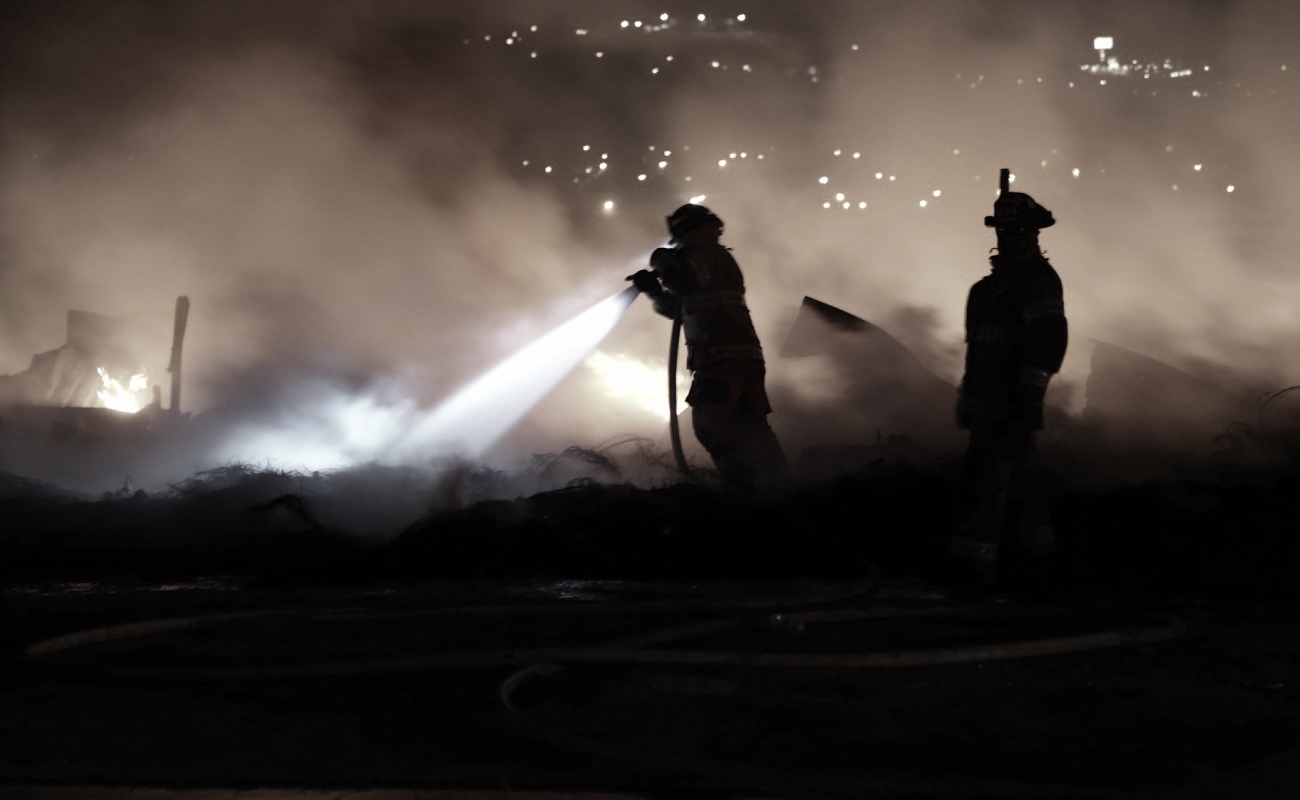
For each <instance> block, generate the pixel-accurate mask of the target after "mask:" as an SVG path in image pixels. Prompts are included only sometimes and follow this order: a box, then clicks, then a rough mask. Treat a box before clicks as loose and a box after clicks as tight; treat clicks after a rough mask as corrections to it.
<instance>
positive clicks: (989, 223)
mask: <svg viewBox="0 0 1300 800" xmlns="http://www.w3.org/2000/svg"><path fill="white" fill-rule="evenodd" d="M1055 224H1056V219H1055V218H1054V217H1052V212H1050V211H1048V210H1047V209H1045V208H1043V207H1042V206H1040V205H1039V204H1038V203H1035V202H1034V198H1032V197H1030V196H1029V195H1027V194H1025V193H1024V192H1003V193H1002V194H1000V195H998V199H997V200H995V201H994V202H993V216H991V217H985V218H984V225H985V226H986V227H989V228H1019V229H1021V230H1034V231H1038V230H1042V229H1043V228H1050V227H1052V226H1053V225H1055Z"/></svg>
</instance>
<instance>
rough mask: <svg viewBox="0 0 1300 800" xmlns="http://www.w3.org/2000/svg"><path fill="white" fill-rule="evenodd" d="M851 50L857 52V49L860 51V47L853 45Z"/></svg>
mask: <svg viewBox="0 0 1300 800" xmlns="http://www.w3.org/2000/svg"><path fill="white" fill-rule="evenodd" d="M849 49H850V50H857V49H858V46H857V45H856V44H855V45H853V46H852V47H850V48H849Z"/></svg>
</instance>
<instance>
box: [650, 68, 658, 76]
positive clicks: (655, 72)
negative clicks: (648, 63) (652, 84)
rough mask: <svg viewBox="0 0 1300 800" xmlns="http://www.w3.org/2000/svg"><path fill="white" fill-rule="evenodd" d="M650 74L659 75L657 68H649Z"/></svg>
mask: <svg viewBox="0 0 1300 800" xmlns="http://www.w3.org/2000/svg"><path fill="white" fill-rule="evenodd" d="M650 74H651V75H658V74H659V68H658V67H651V68H650Z"/></svg>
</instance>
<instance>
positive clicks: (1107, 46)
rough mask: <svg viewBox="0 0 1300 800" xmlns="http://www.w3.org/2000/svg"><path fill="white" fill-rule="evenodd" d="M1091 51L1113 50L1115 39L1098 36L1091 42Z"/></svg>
mask: <svg viewBox="0 0 1300 800" xmlns="http://www.w3.org/2000/svg"><path fill="white" fill-rule="evenodd" d="M1092 49H1093V50H1114V49H1115V37H1113V36H1098V37H1097V38H1095V39H1093V40H1092Z"/></svg>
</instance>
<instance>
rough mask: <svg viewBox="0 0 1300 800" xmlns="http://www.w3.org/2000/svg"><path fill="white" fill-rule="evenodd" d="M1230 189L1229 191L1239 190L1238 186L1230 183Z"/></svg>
mask: <svg viewBox="0 0 1300 800" xmlns="http://www.w3.org/2000/svg"><path fill="white" fill-rule="evenodd" d="M1228 191H1229V192H1235V191H1237V187H1236V186H1233V185H1232V184H1231V183H1230V184H1228Z"/></svg>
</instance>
